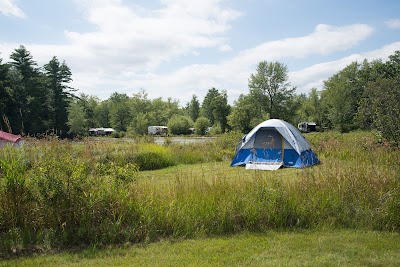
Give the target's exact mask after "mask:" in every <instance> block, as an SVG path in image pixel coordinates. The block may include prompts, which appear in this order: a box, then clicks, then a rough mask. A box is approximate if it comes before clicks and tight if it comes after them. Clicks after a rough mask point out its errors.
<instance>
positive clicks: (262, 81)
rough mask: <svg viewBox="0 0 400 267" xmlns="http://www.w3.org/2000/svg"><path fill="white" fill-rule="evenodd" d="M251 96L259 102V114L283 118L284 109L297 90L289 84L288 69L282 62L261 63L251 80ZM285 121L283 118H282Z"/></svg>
mask: <svg viewBox="0 0 400 267" xmlns="http://www.w3.org/2000/svg"><path fill="white" fill-rule="evenodd" d="M249 88H250V95H251V96H252V97H253V99H254V100H256V101H257V102H256V103H255V104H256V106H257V108H258V109H259V113H258V114H263V113H268V114H269V115H270V117H271V118H282V112H281V111H282V109H283V108H284V105H285V103H286V102H287V101H289V100H290V98H291V97H292V96H293V94H294V91H295V88H292V87H291V85H290V83H289V82H288V69H287V67H286V65H284V64H282V63H280V62H269V63H268V62H267V61H261V62H260V63H258V66H257V72H256V73H255V74H251V76H250V79H249ZM282 119H283V118H282Z"/></svg>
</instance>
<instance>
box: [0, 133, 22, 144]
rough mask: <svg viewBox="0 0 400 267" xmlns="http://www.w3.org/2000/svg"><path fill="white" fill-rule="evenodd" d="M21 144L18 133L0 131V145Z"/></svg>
mask: <svg viewBox="0 0 400 267" xmlns="http://www.w3.org/2000/svg"><path fill="white" fill-rule="evenodd" d="M22 144H23V140H22V137H21V136H20V135H15V134H10V133H6V132H3V131H0V147H3V146H7V145H8V146H16V147H21V146H22Z"/></svg>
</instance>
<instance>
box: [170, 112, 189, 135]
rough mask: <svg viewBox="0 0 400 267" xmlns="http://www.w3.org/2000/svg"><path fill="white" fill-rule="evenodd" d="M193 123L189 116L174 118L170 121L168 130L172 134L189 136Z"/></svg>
mask: <svg viewBox="0 0 400 267" xmlns="http://www.w3.org/2000/svg"><path fill="white" fill-rule="evenodd" d="M192 126H193V121H192V120H191V119H190V117H188V116H174V117H172V118H171V119H170V120H169V121H168V130H169V131H170V132H171V133H172V134H188V132H189V128H191V127H192Z"/></svg>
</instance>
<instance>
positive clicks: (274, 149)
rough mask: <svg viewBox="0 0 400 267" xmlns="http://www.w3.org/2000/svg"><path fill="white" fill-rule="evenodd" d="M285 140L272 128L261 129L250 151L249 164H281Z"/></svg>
mask: <svg viewBox="0 0 400 267" xmlns="http://www.w3.org/2000/svg"><path fill="white" fill-rule="evenodd" d="M284 147H285V140H284V138H283V137H282V135H281V134H280V133H279V132H278V131H277V130H276V129H274V128H261V129H260V130H259V131H258V132H257V134H256V137H255V140H254V145H253V148H252V149H251V153H252V158H251V163H256V164H261V163H262V164H277V165H279V166H280V165H282V164H283V158H284Z"/></svg>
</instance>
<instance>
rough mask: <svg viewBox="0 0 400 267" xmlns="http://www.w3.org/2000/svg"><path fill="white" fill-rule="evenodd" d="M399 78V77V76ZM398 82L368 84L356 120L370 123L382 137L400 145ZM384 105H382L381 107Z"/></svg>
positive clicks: (399, 90)
mask: <svg viewBox="0 0 400 267" xmlns="http://www.w3.org/2000/svg"><path fill="white" fill-rule="evenodd" d="M399 77H400V76H399ZM399 82H400V80H399V81H396V80H393V79H378V80H377V81H376V82H373V83H370V84H369V85H368V87H367V89H366V91H365V94H364V95H365V97H364V98H363V100H362V102H361V105H360V108H359V113H358V116H359V117H358V118H359V119H360V120H362V121H364V124H365V122H367V121H371V124H372V126H374V127H375V128H376V129H377V130H378V131H380V132H381V133H382V137H383V138H385V139H386V140H388V141H389V142H391V143H393V144H395V145H397V146H399V145H400V124H399V122H398V121H399V118H400V83H399ZM382 103H384V105H382Z"/></svg>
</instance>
